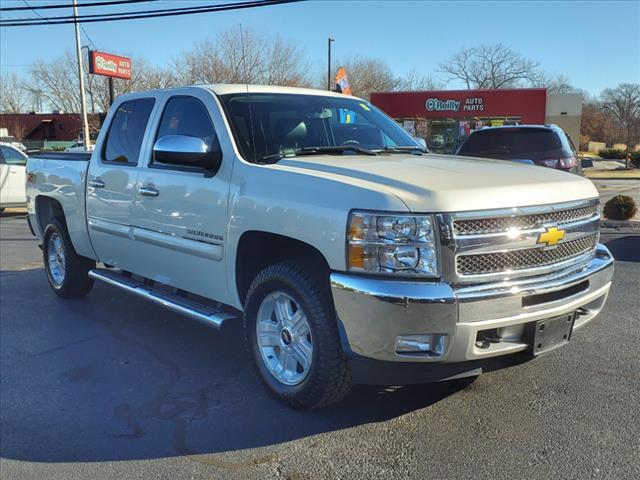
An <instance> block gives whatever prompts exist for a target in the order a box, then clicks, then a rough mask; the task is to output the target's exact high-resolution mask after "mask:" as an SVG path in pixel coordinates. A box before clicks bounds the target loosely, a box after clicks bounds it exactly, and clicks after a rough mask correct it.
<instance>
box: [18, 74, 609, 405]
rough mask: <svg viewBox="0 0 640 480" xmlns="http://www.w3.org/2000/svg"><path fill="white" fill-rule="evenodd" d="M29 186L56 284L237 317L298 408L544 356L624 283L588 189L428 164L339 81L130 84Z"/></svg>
mask: <svg viewBox="0 0 640 480" xmlns="http://www.w3.org/2000/svg"><path fill="white" fill-rule="evenodd" d="M27 196H28V220H29V224H30V226H31V229H32V231H33V232H34V234H35V235H36V236H37V237H38V239H39V241H40V244H41V248H42V251H43V259H44V267H45V271H46V276H47V279H48V282H49V284H50V285H51V288H52V289H53V291H54V292H55V293H56V294H57V295H59V296H60V297H63V298H70V297H80V296H83V295H86V294H88V293H89V291H90V290H91V288H92V286H93V284H94V281H96V280H97V281H101V282H104V283H107V284H109V285H111V286H113V287H116V288H119V289H121V290H124V291H125V292H127V293H129V294H133V295H137V296H140V297H142V298H144V299H146V300H149V301H150V302H154V303H156V304H159V305H162V306H164V307H166V308H168V309H171V310H173V311H176V312H179V313H181V314H184V315H186V316H187V317H191V318H192V319H195V320H198V321H201V322H204V323H205V324H207V325H211V326H214V327H217V328H221V327H222V326H223V325H225V324H227V323H228V322H234V321H238V322H240V321H241V322H243V324H244V336H245V341H246V345H247V349H248V352H249V354H250V356H251V357H252V359H253V362H254V364H255V366H256V370H257V373H258V374H259V376H260V378H261V379H262V381H263V382H264V384H265V385H266V387H267V388H268V390H269V391H271V392H272V393H273V394H275V395H276V396H277V397H278V398H280V399H281V400H283V401H284V402H286V403H287V404H289V405H291V406H293V407H297V408H306V409H311V408H318V407H321V406H323V405H326V404H328V403H331V402H335V401H337V400H339V399H341V398H343V397H344V396H345V395H346V394H347V393H348V391H349V388H350V386H351V385H352V383H354V382H355V383H368V384H381V385H402V384H411V383H419V382H434V381H442V380H449V379H458V378H475V377H476V376H477V375H478V374H480V373H481V372H482V371H483V370H492V369H494V368H499V367H503V366H507V365H511V364H513V363H519V362H521V361H524V360H528V359H532V358H534V357H536V356H538V355H540V354H543V353H546V352H549V351H550V350H553V349H555V348H556V347H559V346H562V345H564V344H566V343H567V342H568V341H569V340H570V339H572V338H573V336H574V333H575V332H576V331H577V330H579V329H581V328H582V327H584V326H585V325H586V324H587V323H588V322H589V321H591V320H592V319H593V318H594V317H595V316H596V315H597V314H598V313H599V312H600V311H601V309H602V308H603V306H604V304H605V301H606V298H607V295H608V292H609V288H610V286H611V280H612V275H613V258H612V255H611V253H610V252H609V251H608V250H607V248H606V247H604V246H603V245H601V244H599V220H600V218H599V209H598V193H597V191H596V189H595V188H594V186H593V184H592V183H591V182H590V181H589V180H587V179H584V178H581V177H578V176H575V175H569V174H567V173H564V172H560V171H554V170H552V169H544V168H538V167H535V166H530V165H523V164H517V163H505V162H502V161H499V160H479V159H477V158H465V157H460V156H446V155H434V154H430V153H428V152H427V151H426V150H425V149H424V148H423V146H422V145H421V144H420V143H419V142H418V141H417V140H416V139H414V138H413V137H411V136H410V135H409V134H408V133H406V132H405V131H404V130H403V129H402V128H401V127H400V126H398V125H397V124H396V123H395V122H394V121H393V120H392V119H391V118H389V117H387V116H386V115H385V114H384V113H382V112H381V111H380V110H378V109H377V108H376V107H375V106H373V105H371V104H370V103H369V102H367V101H365V100H361V99H359V98H355V97H351V96H346V95H342V94H337V93H331V92H324V91H315V90H308V89H299V88H284V87H270V86H247V85H204V86H195V87H185V88H177V89H167V90H156V91H149V92H144V93H136V94H129V95H124V96H122V97H119V98H118V99H117V101H116V102H115V103H114V105H113V107H112V109H111V110H110V112H109V114H108V115H107V117H106V120H105V123H104V125H103V127H102V129H101V131H100V134H99V137H98V139H97V143H96V146H95V150H94V152H93V153H92V154H89V153H86V154H83V153H77V154H76V153H67V154H64V153H63V154H49V155H44V156H41V157H36V158H31V159H30V160H29V162H28V165H27ZM585 333H587V332H585ZM578 341H579V340H578Z"/></svg>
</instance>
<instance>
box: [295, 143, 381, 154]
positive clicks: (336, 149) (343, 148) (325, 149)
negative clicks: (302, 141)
mask: <svg viewBox="0 0 640 480" xmlns="http://www.w3.org/2000/svg"><path fill="white" fill-rule="evenodd" d="M344 152H354V153H361V154H362V155H373V156H375V155H378V152H375V151H373V150H369V149H367V148H363V147H359V146H358V145H325V146H321V147H304V148H301V149H300V150H296V151H295V154H296V155H313V154H314V153H344Z"/></svg>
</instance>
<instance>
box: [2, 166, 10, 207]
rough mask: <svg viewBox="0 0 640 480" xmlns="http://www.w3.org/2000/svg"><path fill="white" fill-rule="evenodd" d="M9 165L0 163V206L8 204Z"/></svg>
mask: <svg viewBox="0 0 640 480" xmlns="http://www.w3.org/2000/svg"><path fill="white" fill-rule="evenodd" d="M9 183H10V181H9V165H5V164H4V163H0V204H2V205H4V204H5V203H9V199H10V198H11V193H10V192H9V188H10V185H9Z"/></svg>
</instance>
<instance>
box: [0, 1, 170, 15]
mask: <svg viewBox="0 0 640 480" xmlns="http://www.w3.org/2000/svg"><path fill="white" fill-rule="evenodd" d="M157 1H158V0H113V1H109V2H88V3H82V4H80V5H78V6H79V7H102V6H105V5H122V4H126V3H144V2H157ZM24 3H27V2H24ZM69 7H73V5H72V4H70V3H67V4H61V3H59V4H56V5H39V6H37V7H32V6H29V7H0V12H15V11H18V10H34V11H35V10H47V9H51V8H56V9H60V8H69Z"/></svg>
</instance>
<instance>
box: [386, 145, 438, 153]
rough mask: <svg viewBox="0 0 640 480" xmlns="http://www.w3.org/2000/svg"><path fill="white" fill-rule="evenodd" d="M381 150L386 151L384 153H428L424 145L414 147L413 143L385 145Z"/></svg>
mask: <svg viewBox="0 0 640 480" xmlns="http://www.w3.org/2000/svg"><path fill="white" fill-rule="evenodd" d="M380 151H381V152H384V153H413V154H414V155H422V154H423V153H428V152H427V151H426V150H424V149H423V148H422V147H419V146H417V145H416V146H415V147H412V146H411V145H407V146H396V147H384V148H383V149H382V150H380Z"/></svg>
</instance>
